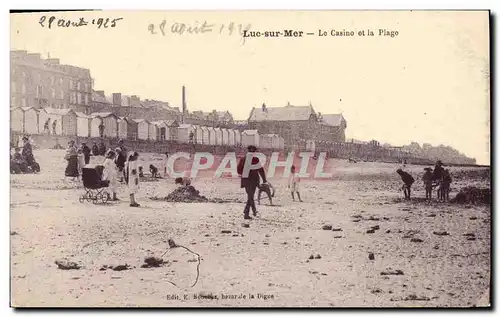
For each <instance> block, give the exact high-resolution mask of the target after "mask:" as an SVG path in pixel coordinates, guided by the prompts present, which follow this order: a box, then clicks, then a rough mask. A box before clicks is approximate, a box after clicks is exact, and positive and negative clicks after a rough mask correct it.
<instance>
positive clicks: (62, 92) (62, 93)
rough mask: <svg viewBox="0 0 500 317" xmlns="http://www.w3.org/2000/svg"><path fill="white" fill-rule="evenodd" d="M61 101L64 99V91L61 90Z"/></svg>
mask: <svg viewBox="0 0 500 317" xmlns="http://www.w3.org/2000/svg"><path fill="white" fill-rule="evenodd" d="M59 99H64V90H59Z"/></svg>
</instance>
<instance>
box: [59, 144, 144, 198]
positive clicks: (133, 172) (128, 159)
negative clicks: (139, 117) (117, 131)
mask: <svg viewBox="0 0 500 317" xmlns="http://www.w3.org/2000/svg"><path fill="white" fill-rule="evenodd" d="M96 148H97V149H96ZM101 153H103V151H102V149H99V148H98V147H97V145H96V143H95V142H94V145H93V146H92V149H90V148H89V147H88V146H87V144H86V143H82V144H81V145H80V147H78V148H77V147H76V145H75V141H73V140H71V141H69V143H68V149H67V150H66V155H65V159H66V160H67V162H68V163H67V166H66V171H65V176H67V177H72V178H73V180H75V179H78V178H79V176H80V175H81V174H82V170H83V168H84V167H85V166H87V165H88V164H89V162H90V156H91V155H94V156H101ZM138 158H139V154H138V153H137V152H134V151H131V152H130V153H129V152H127V149H126V148H125V146H124V145H123V140H119V141H118V146H117V147H116V149H115V150H114V151H113V150H111V149H109V150H106V149H105V150H104V161H103V162H102V163H101V165H102V166H103V170H102V180H103V181H107V182H108V188H109V190H110V191H111V193H112V196H111V195H110V197H109V199H110V200H113V201H117V200H119V199H118V196H117V191H118V188H119V183H120V182H125V183H126V184H127V188H128V191H129V195H130V206H131V207H139V206H140V205H139V204H138V203H137V202H136V200H135V194H136V193H137V191H138V189H139V168H138V166H137V160H138Z"/></svg>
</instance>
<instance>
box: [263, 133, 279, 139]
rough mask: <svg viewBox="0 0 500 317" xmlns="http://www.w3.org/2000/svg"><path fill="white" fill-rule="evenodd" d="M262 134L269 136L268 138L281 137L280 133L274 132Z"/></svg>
mask: <svg viewBox="0 0 500 317" xmlns="http://www.w3.org/2000/svg"><path fill="white" fill-rule="evenodd" d="M261 136H265V137H268V138H276V137H279V135H277V134H274V133H268V134H261Z"/></svg>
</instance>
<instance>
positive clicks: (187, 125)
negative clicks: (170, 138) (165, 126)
mask: <svg viewBox="0 0 500 317" xmlns="http://www.w3.org/2000/svg"><path fill="white" fill-rule="evenodd" d="M191 127H194V125H192V124H189V123H183V124H180V125H179V129H186V128H191Z"/></svg>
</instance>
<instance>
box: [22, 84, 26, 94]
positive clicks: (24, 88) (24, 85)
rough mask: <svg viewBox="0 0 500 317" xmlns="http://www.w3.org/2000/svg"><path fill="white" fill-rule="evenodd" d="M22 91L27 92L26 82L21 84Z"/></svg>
mask: <svg viewBox="0 0 500 317" xmlns="http://www.w3.org/2000/svg"><path fill="white" fill-rule="evenodd" d="M21 93H22V94H26V84H25V83H22V84H21Z"/></svg>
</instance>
